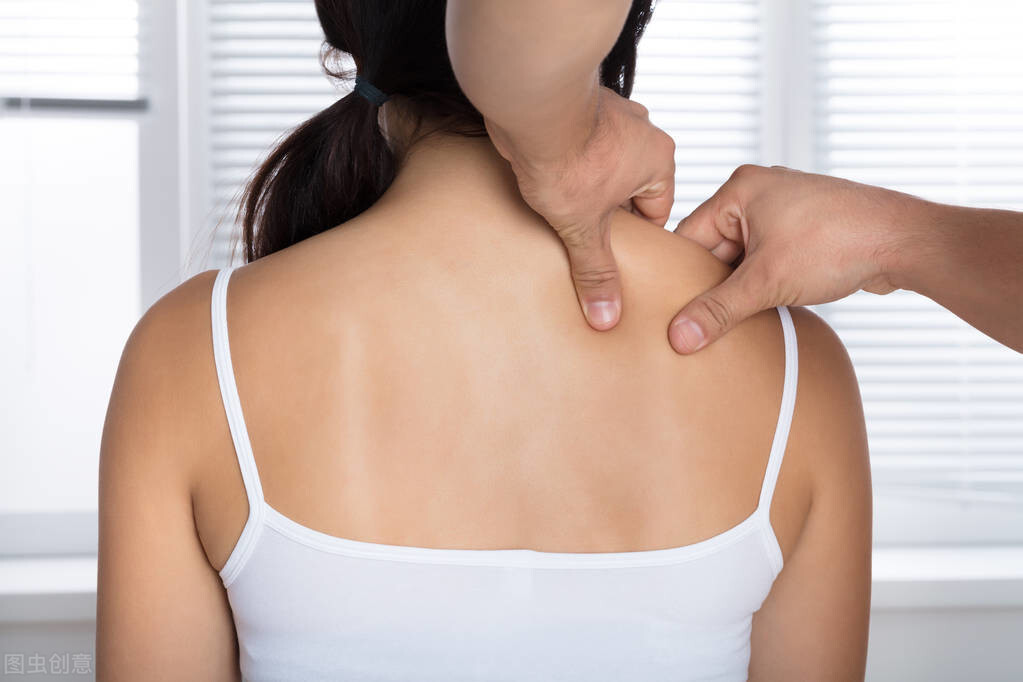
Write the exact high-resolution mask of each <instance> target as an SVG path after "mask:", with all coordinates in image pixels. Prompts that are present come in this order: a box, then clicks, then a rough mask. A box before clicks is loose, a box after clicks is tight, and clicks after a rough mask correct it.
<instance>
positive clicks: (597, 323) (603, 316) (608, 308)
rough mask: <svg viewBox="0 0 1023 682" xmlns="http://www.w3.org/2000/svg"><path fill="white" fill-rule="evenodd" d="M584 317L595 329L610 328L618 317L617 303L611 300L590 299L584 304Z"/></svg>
mask: <svg viewBox="0 0 1023 682" xmlns="http://www.w3.org/2000/svg"><path fill="white" fill-rule="evenodd" d="M585 312H586V319H587V320H588V321H589V323H590V324H591V325H592V326H594V327H596V328H597V329H602V330H603V329H610V328H611V327H613V326H614V323H615V319H616V318H617V317H618V304H616V303H615V302H613V301H590V302H589V303H587V304H586V310H585Z"/></svg>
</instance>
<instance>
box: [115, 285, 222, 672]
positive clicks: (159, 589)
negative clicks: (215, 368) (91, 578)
mask: <svg viewBox="0 0 1023 682" xmlns="http://www.w3.org/2000/svg"><path fill="white" fill-rule="evenodd" d="M209 280H210V278H209V276H208V273H203V274H201V275H198V276H196V277H195V278H193V279H191V280H189V281H188V282H186V283H185V284H183V285H182V286H181V287H179V288H178V289H176V290H175V291H173V292H171V293H170V294H168V295H167V296H165V297H164V298H163V299H161V300H160V301H158V302H157V303H156V304H155V305H154V306H153V307H152V308H151V309H150V310H149V311H148V312H147V313H146V314H145V315H144V316H143V318H142V320H140V321H139V323H138V325H136V327H135V329H134V331H133V332H132V334H131V337H130V338H129V339H128V342H127V344H126V345H125V349H124V352H123V354H122V356H121V362H120V365H119V367H118V370H117V376H116V378H115V380H114V388H113V392H112V394H111V398H110V404H109V407H108V410H107V417H106V422H105V424H104V429H103V440H102V444H101V448H100V484H99V524H100V528H99V584H98V602H97V617H96V626H97V631H96V652H97V658H96V665H97V678H98V679H99V680H101V681H107V682H109V681H113V680H141V679H145V680H161V679H167V680H182V679H203V680H228V679H237V677H238V675H237V654H236V644H235V635H234V626H233V623H232V620H231V612H230V608H229V606H228V603H227V600H226V595H225V592H224V589H223V587H222V585H221V583H220V580H219V576H218V575H217V573H216V571H214V570H213V569H212V567H211V566H210V565H209V563H208V562H207V560H206V556H205V553H204V552H203V549H202V545H201V544H200V542H199V538H198V536H197V534H196V530H195V524H194V521H193V516H192V501H191V464H190V462H192V461H194V460H195V454H194V452H195V450H196V444H197V442H198V441H199V440H201V438H202V437H201V435H200V434H198V433H197V431H201V427H200V425H199V424H198V423H197V420H196V418H195V416H194V412H195V410H196V408H197V405H201V402H202V401H201V399H198V396H195V395H191V396H190V392H191V391H193V390H200V389H201V388H202V387H203V386H205V385H206V383H204V382H207V383H208V378H207V377H205V376H203V371H204V370H203V363H206V364H207V369H206V370H205V371H207V372H209V371H212V369H210V368H209V367H210V366H211V365H212V359H211V358H210V357H209V353H210V352H211V351H210V342H209V333H210V332H209V320H208V316H209V292H210V281H209ZM193 398H195V399H193Z"/></svg>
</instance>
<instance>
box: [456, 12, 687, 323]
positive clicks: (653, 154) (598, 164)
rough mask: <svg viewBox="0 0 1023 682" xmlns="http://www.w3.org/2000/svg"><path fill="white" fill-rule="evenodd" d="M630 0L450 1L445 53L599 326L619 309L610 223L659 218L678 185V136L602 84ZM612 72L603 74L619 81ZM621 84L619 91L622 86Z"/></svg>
mask: <svg viewBox="0 0 1023 682" xmlns="http://www.w3.org/2000/svg"><path fill="white" fill-rule="evenodd" d="M632 5H633V3H632V1H631V0H553V1H552V0H488V2H479V1H478V0H448V4H447V15H446V37H447V44H448V55H449V56H450V57H451V66H452V67H453V69H454V72H455V77H456V78H457V79H458V84H459V85H460V86H461V87H462V90H463V91H464V92H465V94H466V96H467V97H468V98H469V101H471V102H472V103H473V105H475V107H476V109H477V110H478V111H479V112H480V113H481V114H483V119H484V122H485V123H486V126H487V132H488V133H489V135H490V139H491V141H492V142H493V143H494V146H495V147H496V148H497V150H498V151H499V152H500V153H501V155H502V156H503V157H504V158H505V159H507V160H508V161H509V163H510V165H511V167H512V169H513V170H514V172H515V175H516V177H517V179H518V184H519V190H520V191H521V193H522V196H523V197H524V198H525V200H526V202H527V203H528V204H529V205H530V206H532V207H533V210H535V211H536V212H537V213H539V214H540V215H542V216H543V217H544V218H546V219H547V222H549V223H550V224H551V225H552V226H553V227H554V229H555V230H557V232H558V234H559V235H560V236H561V239H562V240H563V241H564V242H565V247H566V249H567V251H568V258H569V262H570V264H571V267H572V277H573V279H574V281H575V289H576V293H577V295H578V297H579V303H580V304H581V305H582V310H583V313H584V314H585V315H586V320H587V322H589V324H590V326H591V327H593V328H594V329H610V328H611V327H613V326H615V325H616V324H618V319H619V317H620V315H621V309H622V305H621V301H622V294H621V288H622V287H621V280H620V278H619V275H618V266H617V265H616V264H615V259H614V255H612V253H611V245H610V240H609V234H608V226H609V222H610V217H611V214H612V213H613V212H614V211H615V210H616V209H617V208H618V207H619V206H624V207H626V208H628V209H630V210H632V211H634V212H635V213H638V214H639V215H641V216H643V217H645V218H647V219H648V220H650V222H652V223H654V224H655V225H657V226H658V227H663V226H664V224H665V223H666V222H667V220H668V214H669V211H670V210H671V202H672V199H673V198H674V193H675V158H674V156H675V143H674V142H673V141H672V139H671V138H670V137H669V136H668V135H667V134H666V133H665V132H664V131H662V130H659V129H658V128H656V127H655V126H653V125H651V123H650V121H649V119H648V118H647V111H646V109H644V108H643V107H642V106H641V105H639V104H637V103H635V102H631V101H629V100H628V99H626V98H624V97H621V96H620V95H618V94H617V92H616V91H614V90H609V89H608V88H605V87H602V86H601V82H602V81H601V77H600V74H601V68H602V67H601V64H602V62H603V61H604V59H605V57H607V55H608V54H609V53H610V52H611V51H612V48H614V46H615V44H616V42H617V41H618V39H619V38H620V37H622V39H623V40H625V41H632V40H634V38H635V35H634V32H635V26H638V25H639V24H638V23H636V22H639V21H640V18H639V17H638V15H636V16H633V20H634V24H633V28H632V29H630V31H631V32H630V31H626V30H625V27H626V22H627V20H628V19H629V17H630V16H632V13H633V11H634V8H633V6H632ZM613 82H614V81H612V80H610V79H609V81H608V84H612V83H613ZM623 92H624V90H623Z"/></svg>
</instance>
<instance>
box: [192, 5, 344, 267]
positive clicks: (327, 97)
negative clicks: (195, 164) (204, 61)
mask: <svg viewBox="0 0 1023 682" xmlns="http://www.w3.org/2000/svg"><path fill="white" fill-rule="evenodd" d="M208 1H209V27H208V54H209V69H210V71H209V81H208V82H209V88H210V90H209V97H208V99H207V102H208V107H209V111H208V120H209V128H210V129H209V140H210V197H211V200H212V206H211V217H212V219H213V220H214V222H215V223H220V225H219V227H218V228H217V230H216V232H215V243H214V255H213V257H214V258H215V259H216V260H217V261H218V262H228V260H229V259H230V257H231V253H232V249H233V248H234V247H235V246H236V241H237V237H238V234H237V231H236V230H234V229H229V228H231V226H233V218H234V215H235V213H236V211H237V208H238V203H237V200H238V198H239V196H240V194H241V191H242V189H243V185H244V184H245V181H246V180H247V178H248V177H249V176H250V174H251V173H252V171H253V170H254V169H255V167H256V166H257V165H258V164H259V163H260V162H261V161H262V160H263V158H265V156H266V154H267V153H268V152H269V150H270V149H271V148H272V146H273V144H274V142H275V141H277V140H279V139H280V138H281V137H282V135H283V134H284V133H286V132H287V131H289V130H290V129H291V128H293V127H295V126H296V125H298V124H299V123H301V122H302V121H304V120H305V119H307V118H309V117H310V116H312V115H313V114H315V113H316V112H318V111H320V110H321V109H325V108H326V107H328V106H330V104H331V103H332V102H333V101H334V100H336V99H337V98H338V97H341V96H342V95H343V94H344V92H343V91H339V90H338V89H337V88H335V86H334V85H333V84H332V83H331V82H330V81H329V80H328V79H327V77H326V76H325V75H324V73H323V72H322V70H321V69H320V62H319V54H320V45H321V43H322V41H323V32H322V30H321V28H320V24H319V21H318V20H317V18H316V9H315V6H314V4H313V2H312V1H311V0H274V1H269V2H268V1H263V0H247V1H245V2H238V1H233V2H232V1H226V0H208Z"/></svg>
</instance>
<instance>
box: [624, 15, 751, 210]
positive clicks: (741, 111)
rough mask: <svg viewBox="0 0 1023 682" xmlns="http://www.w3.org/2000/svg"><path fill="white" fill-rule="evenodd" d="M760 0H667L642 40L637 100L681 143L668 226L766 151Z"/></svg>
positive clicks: (676, 154) (653, 118) (655, 122)
mask: <svg viewBox="0 0 1023 682" xmlns="http://www.w3.org/2000/svg"><path fill="white" fill-rule="evenodd" d="M760 5H761V3H760V2H758V1H757V0H746V1H728V0H716V1H714V0H711V1H707V0H704V1H702V2H700V1H694V0H671V1H669V2H665V1H663V0H662V1H661V2H658V3H657V4H656V6H655V8H654V13H653V18H652V19H651V21H650V24H649V26H648V27H647V31H646V33H645V34H644V36H643V39H642V40H641V41H640V43H639V56H638V60H637V64H636V71H637V74H636V82H635V87H634V89H633V93H632V99H634V100H636V101H638V102H640V103H642V104H643V105H644V106H646V107H647V109H649V110H650V120H651V121H652V122H653V123H654V124H656V125H657V126H659V127H660V128H662V129H663V130H665V131H666V132H667V133H668V134H670V135H671V136H672V138H674V140H675V145H676V153H675V164H676V170H675V205H674V207H673V210H672V215H671V220H670V223H669V227H674V223H677V222H678V221H679V220H681V219H682V218H684V217H685V216H686V215H688V214H689V212H690V211H692V210H693V209H694V208H696V207H697V206H698V205H699V204H700V203H701V202H703V201H704V200H705V199H706V198H707V197H709V196H710V195H711V194H713V193H714V191H715V190H717V188H718V187H719V186H720V185H721V183H723V182H724V181H725V180H727V179H728V176H729V175H731V173H732V171H733V170H735V168H736V166H740V165H742V164H743V163H753V162H757V161H758V160H759V158H760V139H761V120H760V111H759V109H760V100H761V87H762V77H761V71H762V69H761V56H760V55H761V45H760V41H761V37H762V36H761V34H762V31H761V17H760Z"/></svg>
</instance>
